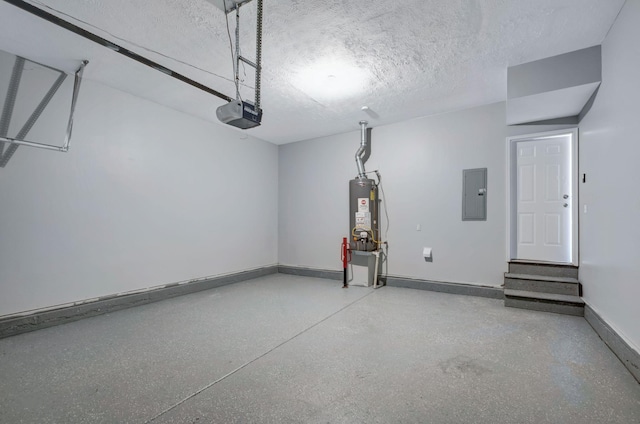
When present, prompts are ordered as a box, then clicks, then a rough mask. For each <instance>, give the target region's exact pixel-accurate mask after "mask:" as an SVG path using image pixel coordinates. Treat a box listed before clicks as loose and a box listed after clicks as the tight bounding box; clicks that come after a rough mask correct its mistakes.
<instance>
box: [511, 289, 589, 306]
mask: <svg viewBox="0 0 640 424" xmlns="http://www.w3.org/2000/svg"><path fill="white" fill-rule="evenodd" d="M504 296H505V298H506V297H517V298H522V299H535V300H543V301H549V302H558V303H571V304H576V305H584V301H583V300H582V299H581V298H580V296H573V295H567V294H556V293H540V292H534V291H526V290H512V289H505V290H504Z"/></svg>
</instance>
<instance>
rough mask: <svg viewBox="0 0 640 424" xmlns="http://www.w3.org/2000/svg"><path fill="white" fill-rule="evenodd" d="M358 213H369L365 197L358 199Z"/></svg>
mask: <svg viewBox="0 0 640 424" xmlns="http://www.w3.org/2000/svg"><path fill="white" fill-rule="evenodd" d="M358 212H369V199H368V198H366V197H359V198H358Z"/></svg>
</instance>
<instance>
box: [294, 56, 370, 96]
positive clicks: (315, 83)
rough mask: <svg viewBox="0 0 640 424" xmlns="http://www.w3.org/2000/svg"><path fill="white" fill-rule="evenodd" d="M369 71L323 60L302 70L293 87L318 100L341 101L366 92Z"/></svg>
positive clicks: (344, 62)
mask: <svg viewBox="0 0 640 424" xmlns="http://www.w3.org/2000/svg"><path fill="white" fill-rule="evenodd" d="M370 79H371V78H370V75H369V73H368V72H367V71H365V70H363V69H362V68H359V67H358V66H355V65H353V64H351V63H349V62H348V61H346V60H340V59H335V58H331V59H323V60H319V61H316V62H315V63H313V64H311V65H310V66H307V67H306V68H304V69H302V70H300V71H299V72H298V74H297V76H296V77H295V78H294V80H293V81H292V83H293V85H294V86H295V87H296V88H298V89H300V90H301V91H303V92H304V93H306V94H308V95H309V96H311V97H313V98H314V99H316V100H321V101H329V100H340V99H344V98H348V97H350V96H353V95H354V94H358V93H360V92H362V91H364V89H365V87H366V86H367V84H368V83H369V81H370Z"/></svg>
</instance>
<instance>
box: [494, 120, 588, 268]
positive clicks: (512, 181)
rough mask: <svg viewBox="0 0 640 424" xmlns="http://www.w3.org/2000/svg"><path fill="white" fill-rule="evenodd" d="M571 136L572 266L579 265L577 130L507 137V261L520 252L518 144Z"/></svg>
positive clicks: (576, 128) (568, 129) (574, 128)
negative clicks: (518, 239)
mask: <svg viewBox="0 0 640 424" xmlns="http://www.w3.org/2000/svg"><path fill="white" fill-rule="evenodd" d="M563 134H571V191H572V196H571V227H572V228H571V264H572V265H575V266H577V265H578V261H579V254H578V253H579V252H578V248H579V240H578V232H579V223H578V219H579V207H580V203H579V199H578V197H579V195H578V171H579V168H578V127H573V128H567V129H563V130H556V131H544V132H539V133H532V134H522V135H514V136H510V137H507V143H506V146H507V204H506V207H507V215H506V217H507V240H506V243H507V249H506V252H507V262H509V261H512V260H514V259H515V256H516V253H517V236H518V228H517V220H516V212H517V199H518V197H517V195H516V194H517V180H516V178H517V176H518V173H517V172H516V169H515V167H516V161H517V156H516V144H517V142H519V141H532V140H533V139H536V138H544V137H553V136H558V135H563Z"/></svg>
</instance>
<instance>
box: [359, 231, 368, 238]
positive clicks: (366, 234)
mask: <svg viewBox="0 0 640 424" xmlns="http://www.w3.org/2000/svg"><path fill="white" fill-rule="evenodd" d="M360 238H361V239H362V240H366V239H368V238H369V233H367V232H366V231H362V232H361V233H360Z"/></svg>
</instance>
